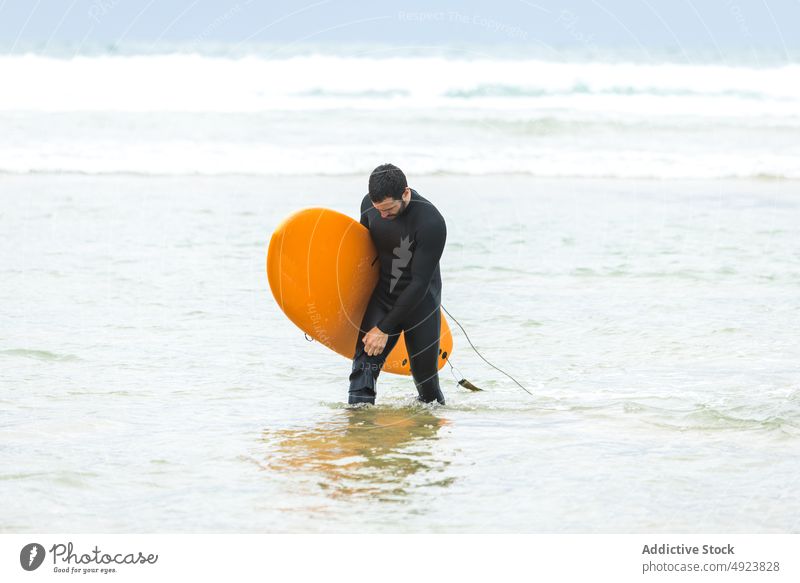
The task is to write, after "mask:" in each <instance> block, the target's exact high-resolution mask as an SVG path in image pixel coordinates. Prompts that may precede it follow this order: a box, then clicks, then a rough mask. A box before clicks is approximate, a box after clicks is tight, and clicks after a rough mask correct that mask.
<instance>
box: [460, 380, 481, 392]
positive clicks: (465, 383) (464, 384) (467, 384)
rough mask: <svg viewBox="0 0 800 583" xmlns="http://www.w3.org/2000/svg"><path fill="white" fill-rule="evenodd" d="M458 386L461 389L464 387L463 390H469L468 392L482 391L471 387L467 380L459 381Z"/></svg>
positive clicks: (473, 386)
mask: <svg viewBox="0 0 800 583" xmlns="http://www.w3.org/2000/svg"><path fill="white" fill-rule="evenodd" d="M458 384H459V385H461V386H462V387H464V388H465V389H468V390H470V391H482V390H483V389H479V388H478V387H476V386H475V385H473V384H472V383H471V382H469V381H468V380H467V379H461V380H460V381H458Z"/></svg>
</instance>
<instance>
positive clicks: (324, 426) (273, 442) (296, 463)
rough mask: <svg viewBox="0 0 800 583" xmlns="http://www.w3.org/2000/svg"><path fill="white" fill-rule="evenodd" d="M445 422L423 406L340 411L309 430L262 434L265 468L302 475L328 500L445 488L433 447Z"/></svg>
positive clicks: (394, 497) (393, 497) (441, 462)
mask: <svg viewBox="0 0 800 583" xmlns="http://www.w3.org/2000/svg"><path fill="white" fill-rule="evenodd" d="M447 423H448V422H447V420H445V419H440V418H439V417H436V416H435V415H434V414H433V413H432V412H431V411H429V410H428V409H425V408H385V407H365V408H355V409H343V410H341V411H339V412H338V414H337V416H336V417H335V418H333V419H329V420H327V421H325V422H323V423H319V424H318V425H316V426H314V427H311V428H309V429H292V430H283V431H270V430H265V431H264V432H263V433H262V441H263V442H265V443H267V444H268V445H269V447H270V454H269V457H268V459H267V460H266V462H265V466H266V468H267V469H270V470H272V471H279V472H308V473H309V474H310V475H311V476H312V478H313V479H314V480H315V481H316V483H317V485H318V486H319V487H320V488H322V489H323V490H324V491H326V492H327V493H328V494H329V495H330V496H332V497H334V498H344V497H360V496H368V497H372V498H376V499H379V500H386V501H400V500H402V499H403V498H404V497H405V496H406V495H407V494H408V492H409V490H410V489H411V488H412V487H418V486H443V487H446V486H448V485H450V484H451V483H452V481H453V478H448V477H447V476H444V475H442V473H443V472H445V471H446V469H447V466H448V465H449V464H450V462H449V461H447V460H445V459H443V458H442V456H441V455H437V453H436V451H435V450H434V447H433V444H434V443H435V442H436V440H438V436H437V433H438V431H439V429H440V428H441V427H442V426H444V425H445V424H447Z"/></svg>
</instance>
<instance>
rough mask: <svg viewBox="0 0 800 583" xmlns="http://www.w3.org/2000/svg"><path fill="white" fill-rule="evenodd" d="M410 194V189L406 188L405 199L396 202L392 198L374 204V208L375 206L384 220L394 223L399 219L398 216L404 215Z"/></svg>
mask: <svg viewBox="0 0 800 583" xmlns="http://www.w3.org/2000/svg"><path fill="white" fill-rule="evenodd" d="M408 192H409V191H408V188H406V190H405V192H403V198H401V199H400V200H395V199H393V198H391V197H390V198H386V199H384V200H382V201H381V202H373V203H372V206H374V207H375V209H376V210H377V211H378V212H379V213H381V218H382V219H388V220H390V221H393V220H394V219H396V218H397V215H399V214H400V213H402V212H403V211H404V210H405V208H406V207H407V206H408V201H407V200H406V198H407V195H408Z"/></svg>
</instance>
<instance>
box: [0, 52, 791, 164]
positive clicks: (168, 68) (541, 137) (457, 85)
mask: <svg viewBox="0 0 800 583" xmlns="http://www.w3.org/2000/svg"><path fill="white" fill-rule="evenodd" d="M0 77H1V78H2V79H3V80H4V83H3V91H2V92H0V172H13V173H18V172H83V173H116V172H136V173H143V174H224V173H242V174H306V173H313V174H351V173H361V172H365V171H368V170H369V169H371V168H372V167H374V165H375V164H376V161H378V160H380V161H384V160H387V159H393V160H397V161H398V163H403V164H406V165H407V166H413V167H414V168H415V171H416V172H417V173H437V172H445V173H467V174H486V173H508V172H520V173H530V174H534V175H542V176H615V177H657V178H670V177H692V178H717V177H753V176H776V177H786V178H800V168H798V166H800V165H798V164H797V163H796V160H797V159H798V156H799V155H800V139H798V138H799V137H800V66H798V65H796V64H789V65H784V66H771V67H763V68H756V67H733V66H727V65H723V64H696V65H692V64H676V63H651V64H646V63H626V62H572V63H561V62H548V61H544V60H533V59H527V60H526V59H502V58H489V57H487V58H479V59H469V60H468V59H448V58H445V57H430V58H425V57H409V58H395V57H393V58H377V57H374V56H366V57H364V56H362V57H345V56H323V55H303V56H295V57H289V58H280V59H277V58H274V59H271V58H267V57H265V56H263V55H262V56H255V55H250V56H243V57H241V58H235V59H233V58H224V57H215V56H203V55H199V54H168V55H141V56H136V55H129V56H113V55H105V56H92V57H75V58H71V59H60V58H53V57H44V56H38V55H12V56H5V57H0Z"/></svg>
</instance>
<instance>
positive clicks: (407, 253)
mask: <svg viewBox="0 0 800 583" xmlns="http://www.w3.org/2000/svg"><path fill="white" fill-rule="evenodd" d="M410 239H411V237H410V236H406V237H403V238H402V239H400V245H398V246H397V247H395V248H394V249H393V250H392V251H393V252H394V255H395V259H392V281H391V282H390V283H389V293H392V290H393V289H394V286H396V285H397V282H398V281H400V276H401V275H403V268H404V267H406V266H407V265H408V262H409V261H411V240H410Z"/></svg>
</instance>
